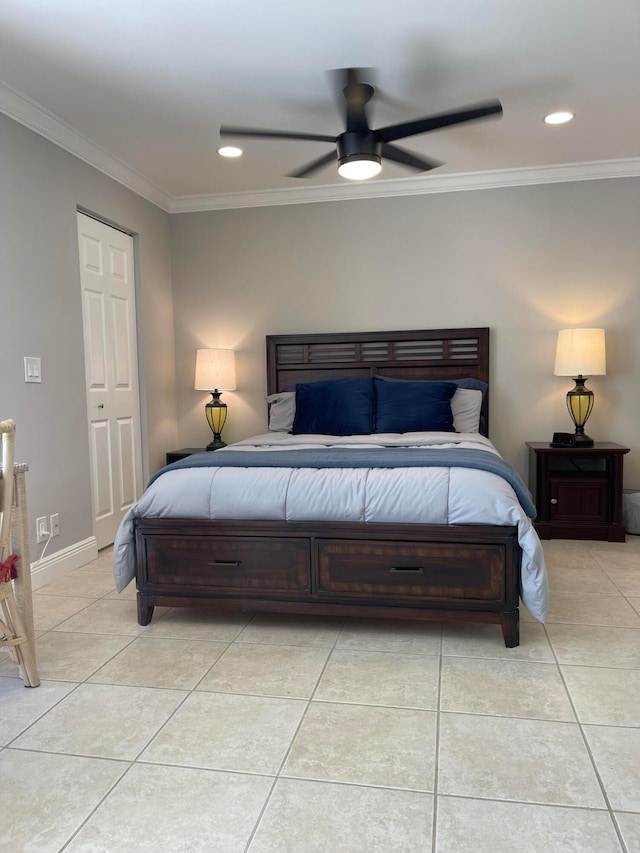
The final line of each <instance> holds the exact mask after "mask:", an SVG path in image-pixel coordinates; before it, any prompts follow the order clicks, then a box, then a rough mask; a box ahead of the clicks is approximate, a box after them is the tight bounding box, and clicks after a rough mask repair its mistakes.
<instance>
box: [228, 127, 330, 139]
mask: <svg viewBox="0 0 640 853" xmlns="http://www.w3.org/2000/svg"><path fill="white" fill-rule="evenodd" d="M220 136H254V137H258V138H261V139H309V140H311V141H312V142H335V141H336V137H335V136H323V135H321V134H318V133H294V132H293V131H290V130H262V129H261V128H258V127H231V126H230V125H226V124H223V125H222V127H221V128H220Z"/></svg>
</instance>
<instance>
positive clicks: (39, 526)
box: [36, 515, 49, 545]
mask: <svg viewBox="0 0 640 853" xmlns="http://www.w3.org/2000/svg"><path fill="white" fill-rule="evenodd" d="M48 538H49V530H48V528H47V516H46V515H43V516H41V517H40V518H36V541H37V543H38V545H40V544H41V543H42V542H46V541H47V539H48Z"/></svg>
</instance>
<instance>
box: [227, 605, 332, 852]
mask: <svg viewBox="0 0 640 853" xmlns="http://www.w3.org/2000/svg"><path fill="white" fill-rule="evenodd" d="M345 624H346V619H343V620H342V624H341V626H340V630H339V631H337V632H336V636H335V638H334V640H333V643H332V644H331V648H330V649H329V654H328V655H327V659H326V660H325V662H324V666H323V667H322V670H321V671H320V674H319V675H318V677H317V679H316V684H315V687H314V688H313V690H312V691H311V694H310V695H309V698H308V699H307V700H306V707H305V709H304V711H303V712H302V715H301V717H300V721H299V723H298V725H297V726H296V730H295V732H294V733H293V736H292V738H291V742H290V743H289V746H288V748H287V749H286V750H285V754H284V756H283V758H282V761H281V762H280V765H279V767H278V769H277V770H276V774H275V777H274V780H273V784H272V785H271V788H270V789H269V793H268V794H267V797H266V799H265V801H264V803H263V805H262V809H261V810H260V813H259V815H258V817H257V818H256V822H255V824H254V826H253V829H252V830H251V833H250V834H249V837H248V839H247V843H246V845H245V848H244V853H249V850H250V847H251V845H252V843H253V839H254V838H255V835H256V833H257V831H258V829H259V827H260V824H261V823H262V819H263V817H264V814H265V812H266V810H267V808H268V806H269V803H270V802H271V798H272V796H273V792H274V791H275V788H276V785H277V783H278V780H279V779H281V778H286V777H282V776H281V775H280V774H281V773H282V770H283V768H284V766H285V764H286V763H287V759H288V757H289V755H290V754H291V750H292V749H293V744H294V743H295V740H296V738H297V737H298V734H299V732H300V729H301V728H302V724H303V723H304V720H305V718H306V716H307V711H308V710H309V708H310V707H311V702H312V701H313V697H314V695H315V692H316V690H317V689H318V685H319V684H320V680H321V679H322V676H323V675H324V673H325V671H326V669H327V666H328V664H329V661H330V660H331V655H332V654H333V652H334V650H335V648H336V645H337V642H338V639H339V638H340V635H341V634H342V632H343V630H344V626H345Z"/></svg>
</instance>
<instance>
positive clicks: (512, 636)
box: [500, 610, 520, 649]
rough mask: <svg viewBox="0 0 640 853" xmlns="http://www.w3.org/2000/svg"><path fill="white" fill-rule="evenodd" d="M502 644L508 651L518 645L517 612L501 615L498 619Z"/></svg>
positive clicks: (518, 619)
mask: <svg viewBox="0 0 640 853" xmlns="http://www.w3.org/2000/svg"><path fill="white" fill-rule="evenodd" d="M500 624H501V626H502V636H503V637H504V644H505V646H506V647H507V648H508V649H513V648H515V647H516V646H519V645H520V614H519V612H518V610H512V611H511V612H509V613H503V614H502V615H501V618H500Z"/></svg>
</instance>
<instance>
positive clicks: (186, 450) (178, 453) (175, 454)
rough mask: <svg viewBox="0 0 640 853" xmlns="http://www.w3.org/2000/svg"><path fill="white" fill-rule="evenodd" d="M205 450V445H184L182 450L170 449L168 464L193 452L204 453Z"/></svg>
mask: <svg viewBox="0 0 640 853" xmlns="http://www.w3.org/2000/svg"><path fill="white" fill-rule="evenodd" d="M204 451H205V448H204V447H183V448H182V450H170V451H169V452H168V453H167V462H166V464H167V465H171V463H172V462H177V461H178V459H185V458H186V457H187V456H191V455H192V454H193V453H204Z"/></svg>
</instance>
